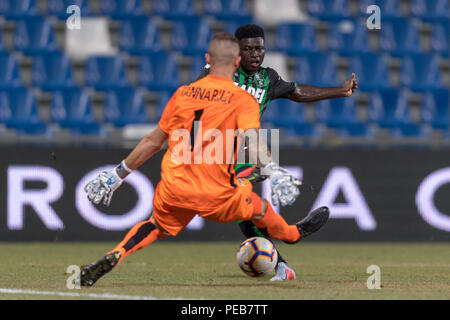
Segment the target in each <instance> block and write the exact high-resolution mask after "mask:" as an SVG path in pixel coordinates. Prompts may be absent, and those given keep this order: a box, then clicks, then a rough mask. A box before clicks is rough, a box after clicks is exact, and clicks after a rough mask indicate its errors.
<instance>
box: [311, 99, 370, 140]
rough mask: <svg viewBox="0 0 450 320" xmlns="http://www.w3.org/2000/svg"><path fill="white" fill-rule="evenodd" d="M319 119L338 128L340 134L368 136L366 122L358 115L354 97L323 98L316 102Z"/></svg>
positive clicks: (328, 125)
mask: <svg viewBox="0 0 450 320" xmlns="http://www.w3.org/2000/svg"><path fill="white" fill-rule="evenodd" d="M316 115H317V120H318V121H319V122H321V123H323V124H325V125H326V126H327V127H329V128H332V129H336V130H337V132H338V134H339V135H340V136H367V135H368V130H367V126H366V124H365V123H363V122H362V121H361V119H360V118H359V116H358V110H357V107H356V101H355V99H354V98H353V97H350V98H338V99H330V100H322V101H319V102H316Z"/></svg>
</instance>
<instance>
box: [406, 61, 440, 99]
mask: <svg viewBox="0 0 450 320" xmlns="http://www.w3.org/2000/svg"><path fill="white" fill-rule="evenodd" d="M400 83H401V85H402V86H404V87H408V88H410V89H411V90H413V91H423V90H430V89H437V88H440V87H442V85H443V83H442V79H441V72H440V69H439V62H438V59H437V58H436V57H434V56H431V55H427V54H425V53H420V54H412V55H408V56H406V57H404V58H403V60H402V64H401V68H400Z"/></svg>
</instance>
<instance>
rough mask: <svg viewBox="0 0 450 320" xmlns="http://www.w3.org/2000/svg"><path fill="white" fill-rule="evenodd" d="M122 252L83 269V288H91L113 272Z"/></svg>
mask: <svg viewBox="0 0 450 320" xmlns="http://www.w3.org/2000/svg"><path fill="white" fill-rule="evenodd" d="M120 256H121V255H120V252H117V251H116V252H112V253H109V254H107V255H105V256H103V257H102V258H101V259H99V260H97V261H95V262H93V263H91V264H89V265H87V266H83V267H82V268H81V277H80V283H81V285H82V286H85V287H91V286H93V285H94V283H96V282H97V280H98V279H100V278H101V277H103V276H104V275H105V274H106V273H108V272H109V271H111V270H112V269H113V268H114V267H115V266H116V264H117V263H118V262H119V260H120Z"/></svg>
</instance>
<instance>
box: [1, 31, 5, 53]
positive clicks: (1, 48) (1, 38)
mask: <svg viewBox="0 0 450 320" xmlns="http://www.w3.org/2000/svg"><path fill="white" fill-rule="evenodd" d="M3 47H4V45H3V31H2V30H0V50H3Z"/></svg>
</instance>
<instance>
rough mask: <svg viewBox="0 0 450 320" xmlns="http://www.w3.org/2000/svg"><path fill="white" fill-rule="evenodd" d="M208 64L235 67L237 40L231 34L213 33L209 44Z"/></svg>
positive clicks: (237, 48)
mask: <svg viewBox="0 0 450 320" xmlns="http://www.w3.org/2000/svg"><path fill="white" fill-rule="evenodd" d="M208 54H209V64H210V65H211V67H231V66H233V67H237V66H238V65H239V63H238V64H237V65H235V64H236V59H237V58H238V57H239V41H238V40H237V38H236V37H234V36H233V35H232V34H230V33H227V32H219V33H216V34H214V36H213V37H212V38H211V42H210V44H209V50H208Z"/></svg>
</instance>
